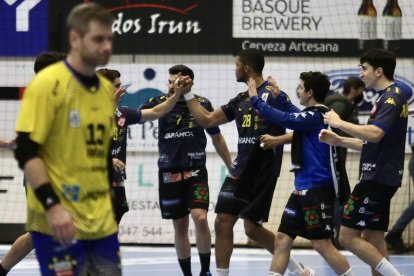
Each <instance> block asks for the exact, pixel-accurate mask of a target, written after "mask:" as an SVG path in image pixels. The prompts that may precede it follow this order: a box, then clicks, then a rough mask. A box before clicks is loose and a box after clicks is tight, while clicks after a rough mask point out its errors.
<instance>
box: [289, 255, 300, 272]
mask: <svg viewBox="0 0 414 276" xmlns="http://www.w3.org/2000/svg"><path fill="white" fill-rule="evenodd" d="M287 268H288V269H289V271H290V272H295V271H297V272H299V273H302V272H303V266H301V265H300V264H299V263H298V262H297V261H296V260H295V259H293V258H292V257H290V259H289V263H288V267H287Z"/></svg>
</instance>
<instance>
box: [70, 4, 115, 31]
mask: <svg viewBox="0 0 414 276" xmlns="http://www.w3.org/2000/svg"><path fill="white" fill-rule="evenodd" d="M91 21H98V22H99V23H101V24H104V25H107V26H112V23H113V22H114V17H113V16H112V14H111V13H110V12H109V11H107V10H106V9H104V8H103V7H102V6H100V5H98V4H95V3H83V4H79V5H77V6H75V7H74V8H73V9H72V10H71V11H70V13H69V15H68V18H67V20H66V25H67V27H68V29H69V30H75V31H77V32H79V33H80V34H81V35H82V36H83V35H84V34H86V33H87V32H88V30H89V23H90V22H91Z"/></svg>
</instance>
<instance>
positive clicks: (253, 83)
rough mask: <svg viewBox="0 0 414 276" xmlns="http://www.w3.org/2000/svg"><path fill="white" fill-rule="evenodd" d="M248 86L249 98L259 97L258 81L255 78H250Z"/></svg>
mask: <svg viewBox="0 0 414 276" xmlns="http://www.w3.org/2000/svg"><path fill="white" fill-rule="evenodd" d="M247 86H248V87H249V90H248V91H249V97H253V96H257V88H256V81H255V80H254V79H253V78H249V80H248V81H247Z"/></svg>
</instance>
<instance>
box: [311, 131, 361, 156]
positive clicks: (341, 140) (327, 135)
mask: <svg viewBox="0 0 414 276" xmlns="http://www.w3.org/2000/svg"><path fill="white" fill-rule="evenodd" d="M319 141H321V142H323V143H326V144H328V145H331V146H340V147H344V148H348V149H353V150H356V151H361V150H362V143H363V141H362V140H360V139H358V138H352V137H343V136H339V135H338V134H336V133H335V132H333V131H331V130H328V129H322V130H321V132H320V133H319Z"/></svg>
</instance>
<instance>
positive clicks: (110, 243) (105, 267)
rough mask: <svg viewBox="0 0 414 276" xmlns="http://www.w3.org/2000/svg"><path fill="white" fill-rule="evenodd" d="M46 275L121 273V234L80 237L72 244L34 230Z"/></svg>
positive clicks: (33, 239)
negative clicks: (69, 244)
mask: <svg viewBox="0 0 414 276" xmlns="http://www.w3.org/2000/svg"><path fill="white" fill-rule="evenodd" d="M31 236H32V241H33V245H34V248H35V250H36V257H37V260H38V261H39V265H40V270H41V273H42V275H43V276H45V275H46V276H49V275H50V276H54V275H81V276H83V275H87V273H89V274H91V275H104V276H106V275H107V276H112V275H114V276H117V275H122V271H121V260H120V253H119V242H118V235H117V233H116V234H113V235H111V236H108V237H106V238H102V239H97V240H77V241H76V242H75V243H73V244H72V245H71V246H69V247H65V246H62V245H61V244H60V243H58V242H57V241H56V240H55V239H53V237H51V236H49V235H45V234H42V233H39V232H31Z"/></svg>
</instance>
